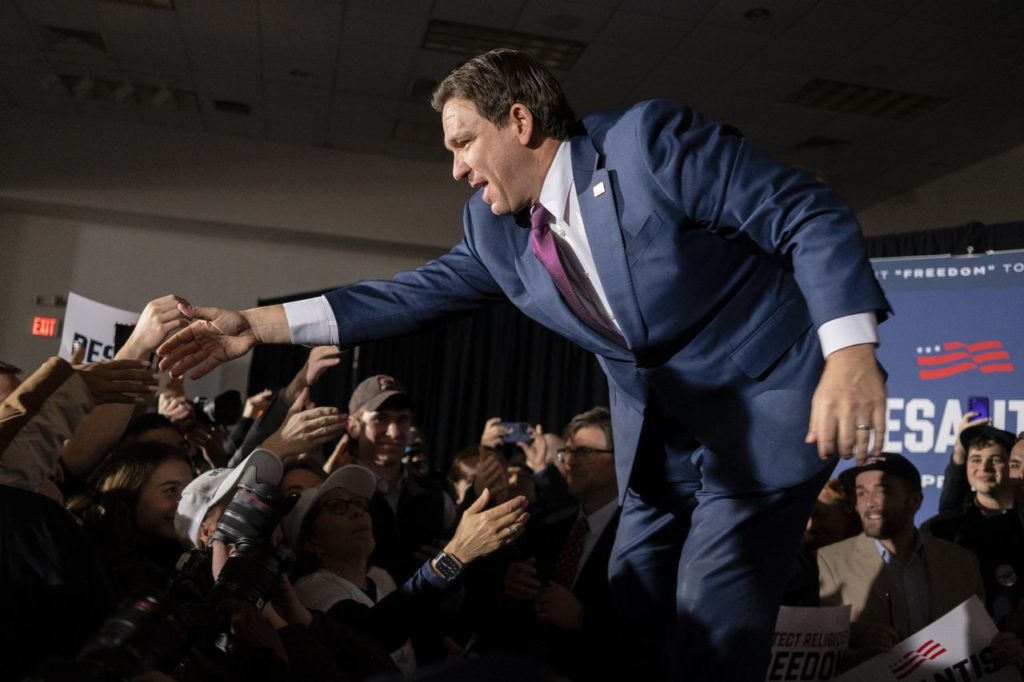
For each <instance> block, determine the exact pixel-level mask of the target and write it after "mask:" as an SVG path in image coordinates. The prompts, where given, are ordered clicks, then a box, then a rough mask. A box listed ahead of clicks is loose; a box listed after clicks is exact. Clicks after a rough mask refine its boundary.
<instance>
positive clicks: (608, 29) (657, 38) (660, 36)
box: [597, 12, 692, 52]
mask: <svg viewBox="0 0 1024 682" xmlns="http://www.w3.org/2000/svg"><path fill="white" fill-rule="evenodd" d="M691 29H692V26H691V24H690V23H689V22H684V21H680V22H676V21H672V20H670V19H664V18H660V17H651V16H646V15H643V14H633V13H631V12H616V13H615V14H613V15H612V17H611V19H610V20H609V21H608V23H607V24H606V25H605V27H604V29H603V30H602V31H601V33H600V35H599V36H598V37H597V42H600V43H601V44H602V45H613V46H615V47H624V48H629V49H636V50H646V51H649V52H661V51H665V52H667V51H670V50H672V49H673V48H674V47H676V46H677V45H679V44H680V43H681V42H682V41H683V40H684V39H685V38H687V37H688V34H689V32H690V31H691Z"/></svg>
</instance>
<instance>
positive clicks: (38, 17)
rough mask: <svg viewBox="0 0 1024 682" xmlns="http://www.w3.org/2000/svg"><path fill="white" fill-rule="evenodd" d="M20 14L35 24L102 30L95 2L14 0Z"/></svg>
mask: <svg viewBox="0 0 1024 682" xmlns="http://www.w3.org/2000/svg"><path fill="white" fill-rule="evenodd" d="M15 5H16V6H17V8H18V10H19V11H20V12H21V15H22V16H23V17H24V18H25V19H26V20H27V21H28V22H29V23H30V24H35V25H39V24H42V25H46V26H60V27H61V28H74V29H78V30H81V31H102V30H103V21H102V20H101V19H100V13H99V11H98V10H97V7H96V5H97V3H95V2H83V1H82V0H16V2H15Z"/></svg>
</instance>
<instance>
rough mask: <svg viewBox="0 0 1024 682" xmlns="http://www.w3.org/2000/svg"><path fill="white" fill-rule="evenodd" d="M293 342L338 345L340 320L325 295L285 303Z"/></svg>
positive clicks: (309, 344)
mask: <svg viewBox="0 0 1024 682" xmlns="http://www.w3.org/2000/svg"><path fill="white" fill-rule="evenodd" d="M284 314H285V317H287V318H288V331H289V332H290V333H291V335H292V343H296V344H301V345H304V346H326V345H328V344H330V345H332V346H337V345H338V321H337V320H336V319H335V318H334V311H333V310H331V304H330V303H328V302H327V298H326V297H325V296H318V297H316V298H307V299H303V300H301V301H290V302H288V303H285V304H284Z"/></svg>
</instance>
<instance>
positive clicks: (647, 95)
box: [628, 56, 737, 104]
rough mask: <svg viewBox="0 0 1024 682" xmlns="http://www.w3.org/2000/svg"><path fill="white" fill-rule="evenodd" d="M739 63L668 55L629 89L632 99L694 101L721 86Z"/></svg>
mask: <svg viewBox="0 0 1024 682" xmlns="http://www.w3.org/2000/svg"><path fill="white" fill-rule="evenodd" d="M736 69H737V67H735V66H730V65H728V64H717V63H714V62H700V61H696V60H694V59H687V58H683V57H676V56H673V57H668V58H666V59H664V60H662V61H661V62H660V63H659V64H658V65H657V66H656V67H655V68H653V69H651V70H650V71H649V72H648V73H647V74H646V75H642V76H640V77H638V78H637V79H636V80H635V81H634V82H635V83H636V85H635V87H633V88H630V89H629V90H628V92H629V97H630V99H652V98H666V99H673V100H676V101H679V102H683V103H686V104H692V103H693V102H694V98H695V97H699V96H700V95H702V94H706V93H708V92H711V91H713V90H715V89H717V88H718V87H719V86H721V84H722V82H723V81H725V80H727V79H728V78H729V77H730V76H731V75H732V73H734V72H735V71H736Z"/></svg>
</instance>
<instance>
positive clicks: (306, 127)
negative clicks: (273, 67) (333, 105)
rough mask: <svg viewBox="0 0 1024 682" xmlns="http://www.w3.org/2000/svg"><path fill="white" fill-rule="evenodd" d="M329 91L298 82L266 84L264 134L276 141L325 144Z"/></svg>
mask: <svg viewBox="0 0 1024 682" xmlns="http://www.w3.org/2000/svg"><path fill="white" fill-rule="evenodd" d="M329 99H330V93H329V92H327V91H326V90H321V89H315V88H308V87H304V86H301V85H291V86H288V85H282V84H275V85H272V86H269V87H268V88H267V92H266V95H265V101H266V106H267V137H268V138H270V139H271V140H277V141H279V142H290V143H301V144H313V145H326V144H327V128H328V112H329V111H330V102H329Z"/></svg>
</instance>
